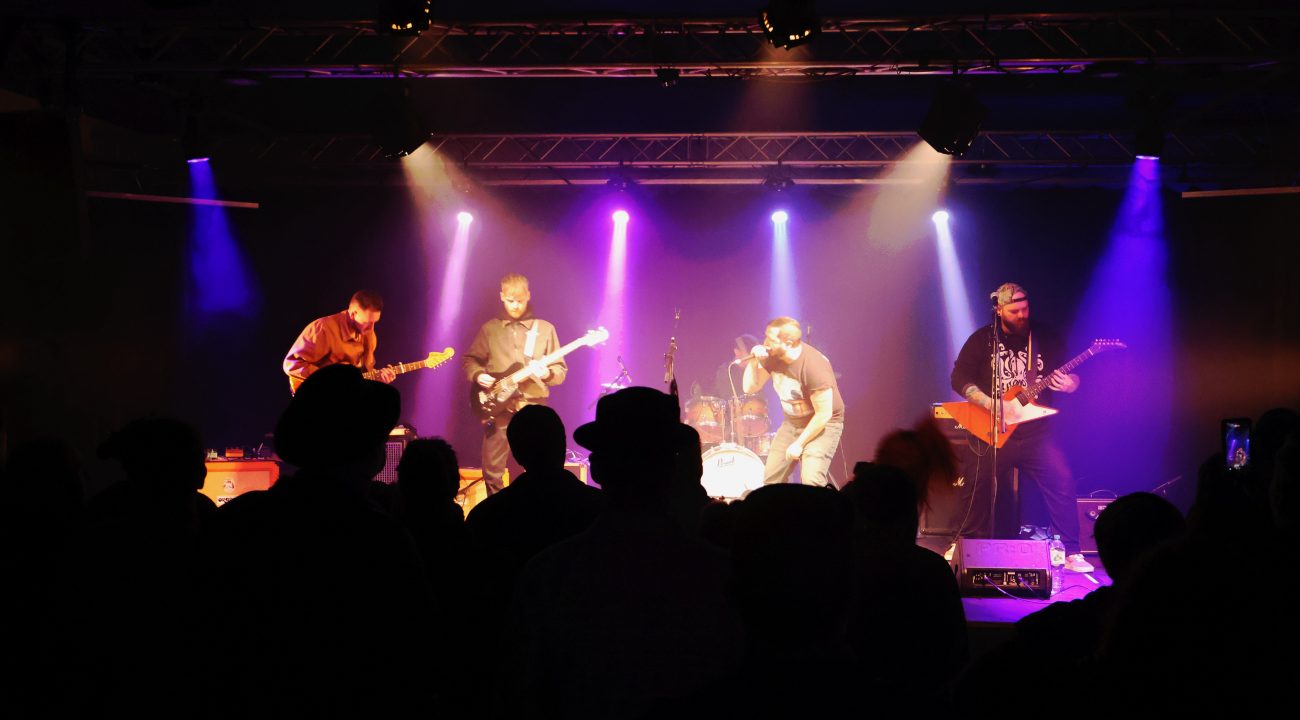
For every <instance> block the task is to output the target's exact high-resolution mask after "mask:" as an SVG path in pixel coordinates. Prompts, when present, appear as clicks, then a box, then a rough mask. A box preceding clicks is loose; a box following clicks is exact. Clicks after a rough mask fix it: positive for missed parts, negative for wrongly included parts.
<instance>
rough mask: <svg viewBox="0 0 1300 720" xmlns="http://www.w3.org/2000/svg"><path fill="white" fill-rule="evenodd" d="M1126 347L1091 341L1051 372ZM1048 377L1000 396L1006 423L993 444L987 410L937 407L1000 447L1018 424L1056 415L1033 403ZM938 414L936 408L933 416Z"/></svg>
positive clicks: (972, 406)
mask: <svg viewBox="0 0 1300 720" xmlns="http://www.w3.org/2000/svg"><path fill="white" fill-rule="evenodd" d="M1126 347H1128V345H1125V344H1124V343H1122V342H1120V341H1119V340H1093V341H1092V346H1091V347H1089V348H1088V349H1087V350H1084V351H1083V352H1081V353H1079V354H1078V355H1075V356H1074V359H1073V360H1071V361H1070V362H1068V363H1066V364H1064V365H1062V366H1061V367H1059V368H1057V369H1056V371H1055V372H1062V373H1069V372H1070V371H1071V370H1073V369H1075V368H1076V367H1078V366H1079V365H1081V364H1083V361H1084V360H1087V359H1088V358H1090V357H1092V356H1093V355H1099V354H1101V353H1104V352H1106V351H1107V350H1123V349H1124V348H1126ZM1051 376H1052V373H1047V374H1045V375H1041V376H1039V378H1038V380H1036V381H1034V384H1033V385H1030V386H1029V387H1024V386H1020V385H1017V386H1015V387H1013V388H1011V389H1009V390H1007V391H1006V392H1005V393H1003V394H1002V407H1003V411H1002V412H1003V416H1004V419H1005V420H1006V429H1005V430H1003V431H1002V432H1000V433H998V434H997V442H996V443H994V442H993V437H994V434H993V429H994V428H993V414H992V413H990V412H989V411H988V410H985V409H984V408H982V407H980V406H979V405H976V404H974V403H971V402H967V401H965V400H958V401H955V402H946V403H941V404H940V405H939V407H941V408H943V410H944V411H945V412H944V413H943V414H946V415H947V417H950V418H952V419H953V420H956V421H957V424H958V425H960V426H962V427H963V428H965V429H966V431H967V432H969V433H970V434H972V435H974V436H975V437H977V438H979V439H980V440H983V441H984V442H986V443H989V444H990V445H996V447H999V448H1000V447H1002V446H1003V445H1005V444H1006V443H1007V440H1008V439H1009V438H1010V437H1011V433H1013V432H1015V430H1016V428H1017V427H1018V426H1020V425H1021V424H1022V423H1027V422H1031V421H1033V420H1041V419H1043V418H1045V417H1050V416H1052V415H1055V414H1056V413H1058V412H1060V411H1059V410H1054V409H1052V408H1049V407H1047V406H1045V405H1039V404H1038V403H1036V402H1034V401H1035V400H1037V399H1038V396H1039V395H1040V394H1042V392H1043V391H1044V390H1046V389H1047V381H1048V380H1049V379H1050V378H1051ZM939 414H940V413H938V409H937V408H936V415H939Z"/></svg>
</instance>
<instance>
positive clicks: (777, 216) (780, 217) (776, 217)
mask: <svg viewBox="0 0 1300 720" xmlns="http://www.w3.org/2000/svg"><path fill="white" fill-rule="evenodd" d="M789 219H790V215H789V214H788V213H787V212H786V211H784V210H777V211H776V212H774V213H772V222H774V223H784V222H785V221H786V220H789Z"/></svg>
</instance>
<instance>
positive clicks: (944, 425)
mask: <svg viewBox="0 0 1300 720" xmlns="http://www.w3.org/2000/svg"><path fill="white" fill-rule="evenodd" d="M933 412H934V418H935V422H936V423H937V424H938V425H939V429H940V430H941V431H943V436H944V437H946V438H948V442H949V443H951V444H952V451H953V453H954V454H955V455H956V456H957V461H958V463H960V462H961V460H962V457H963V455H962V453H963V451H964V448H965V447H966V443H967V438H968V437H970V434H969V433H967V432H966V430H965V429H964V428H962V427H961V426H960V425H958V424H957V423H956V421H954V420H953V419H952V416H951V415H949V414H948V411H946V410H944V409H943V406H942V405H940V404H938V403H935V404H934V410H933ZM963 470H964V468H963ZM968 490H969V485H967V481H966V477H965V475H964V473H963V474H962V475H959V476H958V477H957V481H956V484H954V485H952V486H950V487H933V486H932V487H931V489H930V493H929V499H928V507H926V508H925V509H924V510H923V511H922V512H921V533H922V534H923V535H947V536H953V535H956V534H957V529H958V527H959V526H960V525H961V523H962V520H963V519H965V516H966V509H967V505H968V504H969V503H968V501H969V499H970V496H969V495H968V494H967V492H968Z"/></svg>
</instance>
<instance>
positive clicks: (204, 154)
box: [181, 112, 212, 165]
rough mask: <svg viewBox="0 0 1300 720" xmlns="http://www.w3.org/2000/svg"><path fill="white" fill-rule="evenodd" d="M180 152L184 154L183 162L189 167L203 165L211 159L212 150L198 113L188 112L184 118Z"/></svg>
mask: <svg viewBox="0 0 1300 720" xmlns="http://www.w3.org/2000/svg"><path fill="white" fill-rule="evenodd" d="M181 151H182V152H183V153H184V154H185V162H187V163H189V164H191V165H193V164H195V163H205V162H207V161H208V160H210V159H211V158H212V148H211V147H210V146H209V144H208V136H207V133H206V132H205V128H204V126H203V119H202V118H201V117H199V113H198V112H190V113H187V114H186V116H185V130H184V132H183V133H182V135H181Z"/></svg>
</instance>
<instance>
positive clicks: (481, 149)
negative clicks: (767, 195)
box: [214, 131, 1269, 185]
mask: <svg viewBox="0 0 1300 720" xmlns="http://www.w3.org/2000/svg"><path fill="white" fill-rule="evenodd" d="M920 142H921V141H920V139H919V138H918V137H917V136H916V134H915V133H911V132H856V133H854V132H834V133H706V134H698V133H692V134H685V133H678V134H668V133H656V134H648V133H642V134H513V135H487V134H474V135H470V134H456V135H451V134H435V135H432V136H430V138H429V142H428V147H429V148H431V149H432V150H433V151H434V152H435V153H437V155H438V156H440V157H441V159H442V160H443V162H445V163H446V164H448V165H450V166H454V167H455V168H457V170H458V172H459V173H460V174H463V175H464V176H466V177H468V178H471V179H473V180H474V181H475V182H478V183H479V184H484V185H589V184H604V183H615V184H617V183H634V184H643V185H702V184H719V185H754V184H769V185H771V184H780V183H791V182H793V183H796V184H800V185H818V184H822V185H856V184H872V183H879V182H898V180H897V179H894V178H891V177H890V174H889V173H888V170H889V169H890V168H891V167H892V166H895V165H897V164H899V163H901V162H903V161H904V160H905V159H906V157H907V155H908V153H909V152H911V151H912V149H913V148H915V147H916V146H917V145H918V143H920ZM1267 142H1268V140H1267V138H1266V137H1265V136H1260V135H1254V134H1252V133H1251V132H1249V131H1233V132H1213V133H1209V132H1196V133H1193V132H1180V133H1170V134H1168V135H1167V137H1166V141H1165V150H1164V155H1163V159H1162V165H1164V166H1166V167H1170V168H1175V169H1177V168H1187V167H1193V168H1200V169H1213V170H1214V171H1215V172H1222V171H1225V170H1231V169H1232V168H1241V167H1246V166H1249V165H1250V164H1251V163H1252V162H1258V161H1259V159H1260V158H1261V157H1262V156H1263V155H1265V154H1266V153H1267V152H1268V150H1267V148H1268V147H1269V145H1268V144H1267ZM214 155H215V156H216V157H219V158H221V161H222V164H223V166H225V167H227V168H235V167H242V168H244V169H245V170H247V171H248V172H249V174H250V175H252V176H259V177H260V176H268V175H275V174H277V173H291V174H292V173H303V172H305V173H308V174H314V175H315V176H316V177H318V178H319V179H321V180H322V181H323V180H324V179H326V178H329V177H336V178H344V177H348V178H353V179H360V178H375V177H378V176H382V175H386V174H390V171H389V170H386V168H391V167H392V166H393V164H394V163H393V162H392V161H388V160H386V159H385V158H384V155H383V151H382V150H381V149H380V147H379V146H378V145H376V144H375V142H374V141H373V139H372V138H370V137H368V136H364V135H331V136H301V135H300V136H281V137H277V138H275V139H274V140H271V141H268V142H264V143H261V144H257V143H250V142H247V141H240V142H234V141H233V140H231V139H227V141H226V142H224V143H222V144H219V146H218V147H217V148H216V149H215V152H214ZM1133 158H1134V148H1133V138H1132V136H1131V135H1123V134H1117V133H1111V132H1102V131H1078V132H1046V131H1041V132H1024V131H1017V132H987V133H983V134H981V135H980V136H979V138H978V139H977V140H976V141H975V143H974V145H973V146H972V147H971V149H970V150H969V151H968V152H967V153H966V154H965V155H964V156H962V157H961V158H957V159H954V161H953V162H954V164H955V165H957V166H958V167H959V168H961V169H960V170H959V171H958V174H959V175H960V176H961V178H962V181H965V182H1014V181H1016V180H1015V178H1018V177H1024V175H1025V174H1036V175H1050V174H1052V173H1058V172H1060V171H1063V170H1069V171H1084V172H1095V173H1103V174H1104V173H1114V172H1116V171H1120V172H1124V171H1126V169H1127V168H1129V167H1130V166H1131V165H1132V162H1133ZM399 175H400V174H399Z"/></svg>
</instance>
